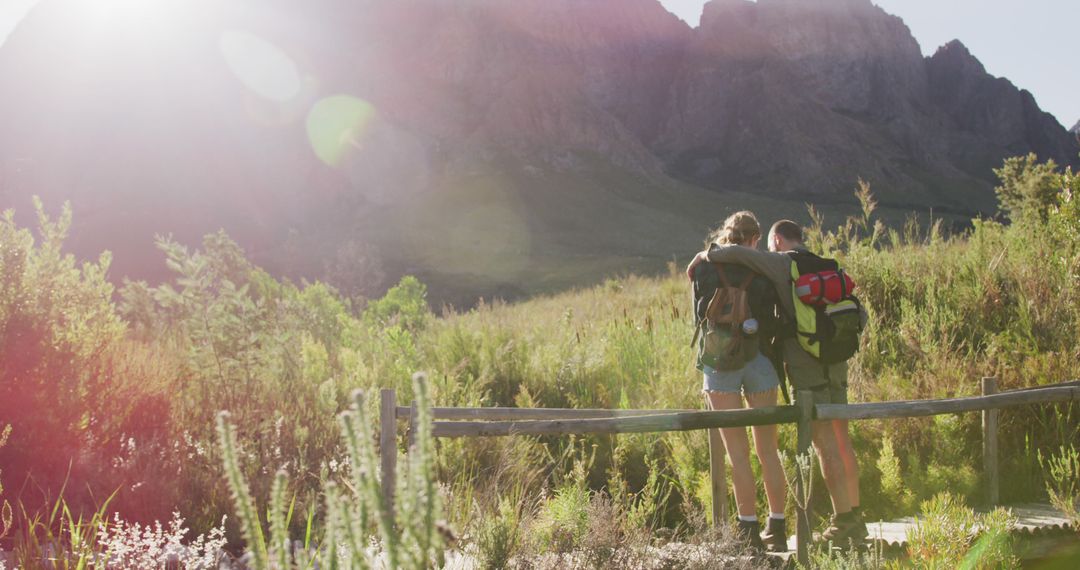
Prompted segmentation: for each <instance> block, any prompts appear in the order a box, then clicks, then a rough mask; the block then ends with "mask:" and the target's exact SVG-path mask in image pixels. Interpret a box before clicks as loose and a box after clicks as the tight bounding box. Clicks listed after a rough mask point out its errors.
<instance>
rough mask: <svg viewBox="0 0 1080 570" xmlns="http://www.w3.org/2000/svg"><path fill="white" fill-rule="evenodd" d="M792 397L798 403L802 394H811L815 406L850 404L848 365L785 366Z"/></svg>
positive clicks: (802, 364)
mask: <svg viewBox="0 0 1080 570" xmlns="http://www.w3.org/2000/svg"><path fill="white" fill-rule="evenodd" d="M784 366H785V368H786V369H787V375H788V379H789V382H790V384H791V390H792V396H794V397H795V400H796V401H798V398H799V393H800V392H809V393H810V394H811V395H812V396H813V399H814V403H815V404H846V403H848V385H847V376H848V374H847V373H848V370H847V363H846V362H841V363H839V364H831V365H829V366H828V367H825V366H822V365H821V364H818V363H817V362H813V363H799V364H796V365H791V364H785V365H784Z"/></svg>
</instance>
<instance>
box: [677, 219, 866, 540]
mask: <svg viewBox="0 0 1080 570" xmlns="http://www.w3.org/2000/svg"><path fill="white" fill-rule="evenodd" d="M761 237H762V236H761V227H760V225H759V224H758V221H757V218H755V217H754V215H753V214H752V213H750V212H738V213H735V214H733V215H731V216H730V217H728V218H727V220H725V221H724V224H723V226H722V227H721V228H720V229H718V230H716V231H715V232H714V233H713V234H712V235H711V236H710V242H711V243H710V245H709V248H708V249H707V250H706V251H702V252H701V253H699V254H697V256H695V257H694V259H693V261H692V262H691V263H690V266H689V267H687V270H686V273H687V276H688V277H689V278H690V280H691V281H692V282H693V292H694V297H693V298H694V314H695V317H696V322H697V324H698V328H697V330H696V331H695V333H694V344H696V345H697V354H698V356H697V367H698V369H699V370H701V371H702V372H703V374H704V382H703V387H702V390H703V392H704V394H705V399H706V401H707V403H708V405H709V407H710V408H711V409H713V410H725V409H731V408H741V407H743V398H744V397H745V399H746V402H747V404H748V405H749V406H750V407H752V408H757V407H765V406H775V405H776V404H777V394H778V391H779V390H780V389H781V387H784V395H785V398H787V390H786V383H784V382H782V381H781V379H782V378H785V377H786V378H787V380H788V381H790V383H791V385H792V386H794V387H795V389H796V390H797V393H798V394H811V395H812V396H811V397H812V398H813V401H814V403H815V404H846V403H847V372H848V371H847V363H846V360H847V359H848V358H850V357H851V356H852V355H853V354H854V352H855V351H856V350H857V349H858V339H859V334H860V333H861V331H862V328H863V326H864V325H865V313H864V311H863V310H862V307H861V305H859V303H858V301H857V300H856V299H855V298H854V296H853V295H852V294H851V289H852V288H853V287H854V283H852V282H851V280H850V279H849V278H848V277H847V276H846V275H845V274H844V273H843V270H841V269H840V268H839V267H838V266H837V265H836V262H834V261H832V260H828V259H823V258H821V257H818V256H816V255H814V254H812V253H810V252H809V251H807V250H806V248H805V247H804V246H803V235H802V228H800V227H799V225H798V224H796V223H794V222H791V221H788V220H783V221H779V222H777V223H776V224H774V225H773V226H772V229H771V230H770V231H769V235H768V237H767V242H766V245H767V247H768V252H763V251H761V250H759V249H758V243H759V242H760V240H761ZM752 430H753V433H754V448H755V450H756V452H757V456H758V460H759V462H760V464H761V476H762V479H763V480H764V481H763V482H764V484H765V495H766V497H767V499H768V505H769V519H768V523H767V524H766V525H765V532H764V534H759V533H760V532H761V524H760V523H759V522H758V518H757V509H756V486H755V483H754V477H753V474H752V472H751V469H750V443H749V440H748V438H747V435H746V429H745V428H727V429H721V430H720V432H721V436H722V437H723V441H724V446H725V447H726V449H727V453H728V456H729V457H730V458H731V471H732V474H731V479H732V484H733V486H734V487H735V502H736V504H737V506H738V513H739V520H738V531H739V535H740V537H741V538H742V540H744V541H746V542H747V543H748V544H749V545H750V547H751V548H752V549H754V550H757V551H759V552H760V551H763V550H766V549H767V550H769V551H774V552H783V551H786V550H787V532H786V526H785V520H784V502H785V498H786V493H787V488H786V482H785V478H784V471H783V467H782V465H781V463H780V455H779V451H778V450H777V426H776V425H765V426H755V427H753V428H752ZM811 431H812V434H813V443H814V448H815V449H816V451H817V454H818V457H819V458H820V463H821V471H822V475H824V478H825V485H826V487H828V489H829V495H830V497H831V499H832V506H833V512H834V515H833V518H832V521H831V524H830V525H829V528H828V529H827V530H825V532H824V533H822V535H821V538H822V539H823V540H826V541H831V542H833V543H834V544H836V545H844V546H847V544H848V543H849V542H854V543H855V544H860V543H862V542H863V541H864V540H865V539H866V537H867V530H866V525H865V524H864V522H863V520H862V516H861V513H860V512H859V471H858V464H857V462H856V460H855V453H854V451H853V450H852V447H851V439H850V438H849V435H848V425H847V422H846V421H838V420H837V421H815V422H812V428H811Z"/></svg>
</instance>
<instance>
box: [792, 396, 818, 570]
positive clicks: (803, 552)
mask: <svg viewBox="0 0 1080 570" xmlns="http://www.w3.org/2000/svg"><path fill="white" fill-rule="evenodd" d="M795 406H796V407H797V408H798V410H799V422H798V424H796V434H797V442H798V443H797V445H796V450H795V453H796V460H797V459H798V458H800V457H805V456H808V455H809V453H810V443H811V442H812V441H813V438H812V437H811V435H812V434H811V431H810V430H811V427H810V422H811V421H812V420H813V418H814V393H813V392H811V391H809V390H799V391H798V393H796V395H795ZM795 465H796V470H797V473H796V474H795V496H796V497H798V500H797V501H795V554H796V557H797V559H798V561H799V564H802V565H803V566H804V567H805V566H807V565H809V563H810V513H809V509H810V498H809V497H807V496H806V489H807V487H808V485H809V481H804V480H803V472H802V469H799V468H798V462H797V461H796V464H795ZM809 465H810V471H809V473H808V474H807V476H808V477H813V476H814V472H813V462H810V464H809Z"/></svg>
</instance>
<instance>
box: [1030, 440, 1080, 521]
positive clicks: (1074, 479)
mask: <svg viewBox="0 0 1080 570" xmlns="http://www.w3.org/2000/svg"><path fill="white" fill-rule="evenodd" d="M1039 465H1040V466H1041V467H1042V468H1043V470H1044V471H1045V476H1046V493H1047V495H1049V496H1050V504H1052V505H1054V507H1055V508H1057V509H1058V510H1060V511H1061V512H1062V513H1065V516H1066V517H1068V518H1069V520H1070V521H1072V525H1073V527H1074V528H1080V452H1078V451H1077V450H1076V447H1074V446H1072V445H1069V446H1068V447H1066V446H1064V445H1063V446H1061V449H1060V451H1059V452H1058V453H1055V454H1053V455H1051V456H1049V457H1047V458H1046V460H1045V461H1044V460H1043V455H1042V451H1039Z"/></svg>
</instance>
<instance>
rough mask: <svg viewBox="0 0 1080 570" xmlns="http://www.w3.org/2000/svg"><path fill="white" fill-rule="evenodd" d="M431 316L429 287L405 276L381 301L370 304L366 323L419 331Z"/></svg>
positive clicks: (365, 311)
mask: <svg viewBox="0 0 1080 570" xmlns="http://www.w3.org/2000/svg"><path fill="white" fill-rule="evenodd" d="M430 316H431V311H430V309H428V305H427V287H425V286H424V284H423V283H421V282H420V281H419V280H418V279H417V278H415V277H412V276H405V277H402V278H401V281H400V282H398V284H397V285H395V286H393V287H391V288H390V290H389V291H387V292H386V295H384V296H383V297H382V298H381V299H378V300H375V301H372V302H370V303H368V306H367V308H366V309H364V321H365V322H367V323H368V324H370V325H372V326H375V327H379V328H386V327H390V326H394V325H397V326H399V327H401V328H402V329H404V330H407V331H418V330H420V329H422V328H423V327H424V324H425V323H426V322H427V321H428V319H429V318H430Z"/></svg>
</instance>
